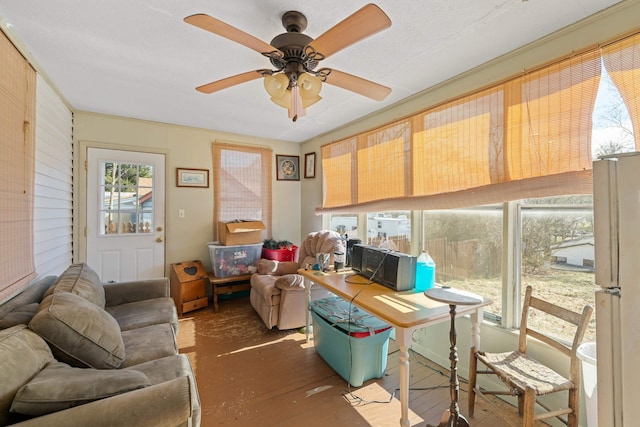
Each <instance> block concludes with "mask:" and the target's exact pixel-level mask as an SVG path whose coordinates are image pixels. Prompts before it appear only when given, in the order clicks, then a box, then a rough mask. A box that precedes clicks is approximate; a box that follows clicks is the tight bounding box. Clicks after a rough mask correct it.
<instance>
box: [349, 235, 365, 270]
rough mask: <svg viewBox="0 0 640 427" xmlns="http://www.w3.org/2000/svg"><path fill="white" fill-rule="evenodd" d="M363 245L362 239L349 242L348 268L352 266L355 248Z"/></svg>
mask: <svg viewBox="0 0 640 427" xmlns="http://www.w3.org/2000/svg"><path fill="white" fill-rule="evenodd" d="M360 243H362V240H360V239H349V240H347V266H351V257H352V253H353V246H354V245H358V244H360Z"/></svg>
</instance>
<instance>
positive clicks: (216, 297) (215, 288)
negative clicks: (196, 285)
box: [212, 283, 218, 313]
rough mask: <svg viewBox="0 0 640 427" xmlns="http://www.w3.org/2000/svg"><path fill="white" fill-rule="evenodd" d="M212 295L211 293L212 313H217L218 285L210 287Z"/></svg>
mask: <svg viewBox="0 0 640 427" xmlns="http://www.w3.org/2000/svg"><path fill="white" fill-rule="evenodd" d="M212 288H213V289H212V291H213V292H212V293H213V312H214V313H217V312H218V285H217V284H216V283H214V284H213V287H212Z"/></svg>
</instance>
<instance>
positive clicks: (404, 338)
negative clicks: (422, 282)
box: [298, 269, 492, 427]
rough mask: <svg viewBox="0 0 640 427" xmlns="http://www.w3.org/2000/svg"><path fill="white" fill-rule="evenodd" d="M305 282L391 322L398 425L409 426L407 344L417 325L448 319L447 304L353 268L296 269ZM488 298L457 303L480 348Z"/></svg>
mask: <svg viewBox="0 0 640 427" xmlns="http://www.w3.org/2000/svg"><path fill="white" fill-rule="evenodd" d="M298 273H299V274H301V275H302V276H303V277H304V278H305V282H313V283H315V284H317V285H319V286H322V287H323V288H325V289H327V290H328V291H330V292H332V293H334V294H336V295H338V296H340V297H342V298H344V299H346V300H347V301H351V300H352V299H353V298H354V297H355V299H353V304H355V305H356V306H358V307H360V308H361V309H363V310H365V311H367V312H369V313H370V314H372V315H373V316H376V317H377V318H379V319H381V320H383V321H384V322H386V323H388V324H390V325H391V326H393V327H394V328H395V330H396V343H397V344H398V347H399V352H400V361H399V364H400V408H401V416H400V425H401V426H403V427H409V426H410V423H409V348H410V347H411V341H412V335H413V332H414V331H415V330H416V329H419V328H423V327H425V326H429V325H433V324H436V323H439V322H444V321H447V320H449V319H450V314H449V306H448V304H444V303H441V302H437V301H434V300H432V299H429V298H427V297H426V296H425V295H424V293H423V292H419V291H415V290H411V291H402V292H397V291H394V290H393V289H390V288H388V287H386V286H384V285H380V284H378V283H375V282H371V283H369V281H368V280H367V279H365V278H364V277H362V276H358V275H354V272H353V271H350V270H345V271H340V272H337V273H335V272H329V273H322V272H319V271H315V270H304V269H301V270H298ZM305 288H306V291H307V300H308V302H310V301H311V286H310V283H305ZM491 302H492V301H491V300H489V299H487V298H484V299H483V301H482V303H480V304H474V305H465V306H461V307H459V309H458V310H457V312H456V316H462V315H467V314H469V315H470V316H471V345H472V346H473V347H475V348H480V321H481V320H482V310H483V307H484V306H486V305H489V304H491ZM309 325H310V315H309V314H307V328H306V329H307V341H308V340H309Z"/></svg>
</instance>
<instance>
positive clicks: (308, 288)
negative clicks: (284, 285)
mask: <svg viewBox="0 0 640 427" xmlns="http://www.w3.org/2000/svg"><path fill="white" fill-rule="evenodd" d="M311 286H313V282H312V281H311V280H309V279H307V278H305V279H304V290H305V292H306V293H307V321H306V325H305V328H304V331H305V334H306V336H307V342H309V328H310V326H311V311H310V310H309V304H311Z"/></svg>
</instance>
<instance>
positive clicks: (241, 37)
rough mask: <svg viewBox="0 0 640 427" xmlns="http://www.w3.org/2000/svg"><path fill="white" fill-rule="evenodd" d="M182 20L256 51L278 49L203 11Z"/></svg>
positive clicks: (263, 51) (266, 51)
mask: <svg viewBox="0 0 640 427" xmlns="http://www.w3.org/2000/svg"><path fill="white" fill-rule="evenodd" d="M184 22H186V23H187V24H191V25H194V26H196V27H198V28H202V29H203V30H206V31H210V32H212V33H213V34H217V35H219V36H222V37H225V38H227V39H229V40H233V41H234V42H236V43H240V44H241V45H243V46H246V47H248V48H249V49H253V50H255V51H256V52H258V53H268V52H274V51H278V49H276V48H275V47H273V46H271V45H270V44H269V43H266V42H263V41H262V40H260V39H259V38H257V37H254V36H252V35H251V34H247V33H245V32H244V31H242V30H239V29H237V28H236V27H233V26H231V25H229V24H226V23H224V22H222V21H220V20H219V19H216V18H213V17H211V16H209V15H205V14H204V13H197V14H195V15H191V16H187V17H186V18H184Z"/></svg>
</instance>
